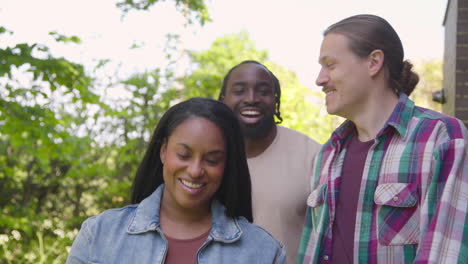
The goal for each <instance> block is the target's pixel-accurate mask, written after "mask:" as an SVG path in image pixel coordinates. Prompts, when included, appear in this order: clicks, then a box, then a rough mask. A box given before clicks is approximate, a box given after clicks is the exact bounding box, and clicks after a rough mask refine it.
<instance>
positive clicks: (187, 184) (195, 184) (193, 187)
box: [180, 179, 203, 189]
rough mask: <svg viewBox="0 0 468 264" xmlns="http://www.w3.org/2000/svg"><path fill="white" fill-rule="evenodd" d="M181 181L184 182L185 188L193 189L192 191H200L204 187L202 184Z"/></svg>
mask: <svg viewBox="0 0 468 264" xmlns="http://www.w3.org/2000/svg"><path fill="white" fill-rule="evenodd" d="M180 181H181V182H182V184H183V185H185V186H187V187H189V188H192V189H198V188H200V187H202V186H203V184H201V183H198V184H197V183H193V182H189V181H186V180H182V179H181V180H180Z"/></svg>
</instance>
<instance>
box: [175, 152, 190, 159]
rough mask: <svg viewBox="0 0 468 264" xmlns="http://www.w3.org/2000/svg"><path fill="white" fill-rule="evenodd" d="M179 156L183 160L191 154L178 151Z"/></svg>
mask: <svg viewBox="0 0 468 264" xmlns="http://www.w3.org/2000/svg"><path fill="white" fill-rule="evenodd" d="M177 156H178V157H179V158H180V159H182V160H186V159H188V158H190V155H188V154H181V153H177Z"/></svg>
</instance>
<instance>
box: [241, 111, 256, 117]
mask: <svg viewBox="0 0 468 264" xmlns="http://www.w3.org/2000/svg"><path fill="white" fill-rule="evenodd" d="M241 114H242V115H251V116H255V115H259V114H260V112H258V111H253V110H244V111H242V112H241Z"/></svg>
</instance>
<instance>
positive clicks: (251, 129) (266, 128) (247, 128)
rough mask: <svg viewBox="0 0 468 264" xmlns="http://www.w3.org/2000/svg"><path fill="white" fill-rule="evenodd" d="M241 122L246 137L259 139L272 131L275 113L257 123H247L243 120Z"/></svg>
mask: <svg viewBox="0 0 468 264" xmlns="http://www.w3.org/2000/svg"><path fill="white" fill-rule="evenodd" d="M240 123H241V127H242V132H243V133H244V137H246V138H250V139H259V138H262V137H265V136H266V135H267V134H268V132H270V131H271V129H272V128H273V126H274V125H275V119H274V117H273V115H270V116H268V117H265V118H263V119H262V120H260V122H258V123H257V124H255V125H246V124H245V123H243V122H240Z"/></svg>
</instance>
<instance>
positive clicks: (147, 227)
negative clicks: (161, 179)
mask: <svg viewBox="0 0 468 264" xmlns="http://www.w3.org/2000/svg"><path fill="white" fill-rule="evenodd" d="M163 191H164V184H161V185H160V186H159V187H158V188H157V189H156V190H155V191H154V192H153V193H152V194H151V195H150V196H148V197H147V198H145V199H144V200H143V201H141V203H140V204H139V205H138V206H137V209H136V213H135V217H134V218H133V219H132V221H131V222H130V224H129V226H128V228H127V232H128V233H129V234H134V235H137V234H141V233H146V232H150V231H159V232H162V230H161V221H160V217H159V209H160V207H161V199H162V194H163ZM225 210H226V209H225V208H224V206H223V205H222V204H221V203H220V202H219V201H218V200H216V199H214V200H213V202H212V203H211V221H212V222H211V231H210V237H211V238H212V239H213V240H215V241H219V242H223V243H232V242H235V241H237V240H238V239H239V238H240V237H241V235H242V229H241V228H240V226H239V224H238V223H237V220H236V219H233V218H230V217H228V216H227V215H226V214H225Z"/></svg>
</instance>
